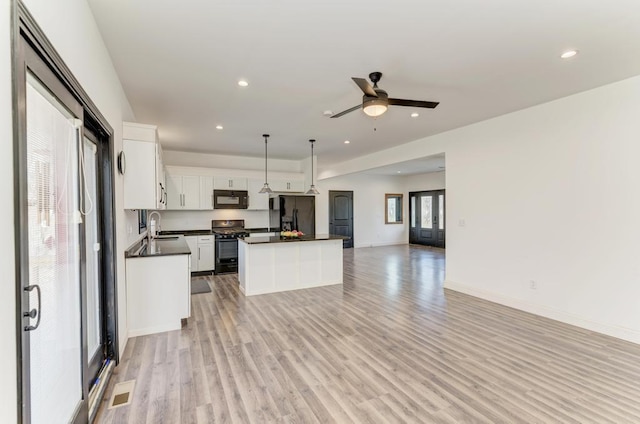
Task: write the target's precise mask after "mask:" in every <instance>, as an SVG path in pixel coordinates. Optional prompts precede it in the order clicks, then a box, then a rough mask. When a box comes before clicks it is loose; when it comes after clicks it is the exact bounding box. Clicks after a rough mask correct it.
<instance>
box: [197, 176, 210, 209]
mask: <svg viewBox="0 0 640 424" xmlns="http://www.w3.org/2000/svg"><path fill="white" fill-rule="evenodd" d="M200 209H207V210H211V209H213V177H200Z"/></svg>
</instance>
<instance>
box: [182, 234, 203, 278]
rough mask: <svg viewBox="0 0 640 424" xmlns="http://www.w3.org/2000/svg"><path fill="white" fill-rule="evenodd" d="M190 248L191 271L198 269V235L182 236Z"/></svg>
mask: <svg viewBox="0 0 640 424" xmlns="http://www.w3.org/2000/svg"><path fill="white" fill-rule="evenodd" d="M184 239H185V240H186V241H187V244H188V245H189V250H191V272H196V271H198V270H199V269H198V237H197V236H188V237H185V238H184Z"/></svg>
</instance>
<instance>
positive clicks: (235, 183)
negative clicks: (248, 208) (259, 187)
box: [230, 177, 247, 190]
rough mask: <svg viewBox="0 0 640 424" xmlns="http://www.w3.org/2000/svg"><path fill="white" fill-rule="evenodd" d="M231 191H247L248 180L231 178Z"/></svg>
mask: <svg viewBox="0 0 640 424" xmlns="http://www.w3.org/2000/svg"><path fill="white" fill-rule="evenodd" d="M230 181H231V190H246V189H247V179H246V178H237V177H235V178H231V179H230Z"/></svg>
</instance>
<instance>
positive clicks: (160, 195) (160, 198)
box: [156, 143, 167, 209]
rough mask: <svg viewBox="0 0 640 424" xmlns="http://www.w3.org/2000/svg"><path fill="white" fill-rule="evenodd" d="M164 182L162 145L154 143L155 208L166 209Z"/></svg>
mask: <svg viewBox="0 0 640 424" xmlns="http://www.w3.org/2000/svg"><path fill="white" fill-rule="evenodd" d="M166 190H167V186H166V182H165V179H164V164H163V162H162V147H160V143H156V208H157V209H166V208H167V203H166V200H167V199H166Z"/></svg>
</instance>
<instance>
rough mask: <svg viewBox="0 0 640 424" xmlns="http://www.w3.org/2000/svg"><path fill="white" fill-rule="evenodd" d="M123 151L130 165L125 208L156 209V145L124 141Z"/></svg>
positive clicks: (125, 180) (126, 175) (125, 181)
mask: <svg viewBox="0 0 640 424" xmlns="http://www.w3.org/2000/svg"><path fill="white" fill-rule="evenodd" d="M123 150H124V152H125V155H126V161H127V163H128V165H129V166H127V168H126V172H125V174H124V208H125V209H155V208H156V191H155V190H156V181H155V172H156V167H155V144H154V143H148V142H146V141H136V140H124V141H123Z"/></svg>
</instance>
